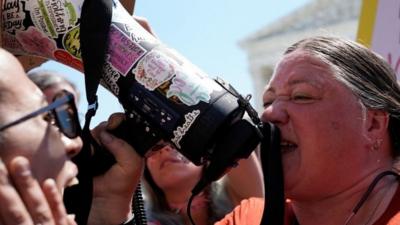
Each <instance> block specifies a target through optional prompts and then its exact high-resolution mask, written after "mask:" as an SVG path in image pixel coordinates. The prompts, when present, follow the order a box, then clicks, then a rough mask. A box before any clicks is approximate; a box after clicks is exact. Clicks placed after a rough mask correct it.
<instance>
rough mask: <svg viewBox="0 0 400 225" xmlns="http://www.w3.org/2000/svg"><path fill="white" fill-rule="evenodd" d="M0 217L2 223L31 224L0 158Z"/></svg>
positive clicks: (13, 224)
mask: <svg viewBox="0 0 400 225" xmlns="http://www.w3.org/2000/svg"><path fill="white" fill-rule="evenodd" d="M0 202H1V207H0V218H1V224H2V225H16V224H32V223H31V222H29V221H31V218H30V216H29V213H28V211H27V209H26V208H25V206H24V204H23V202H22V199H21V198H20V196H19V194H18V193H17V190H16V189H15V188H14V186H13V185H12V183H11V181H10V179H9V178H8V172H7V169H6V167H5V165H4V163H3V162H2V161H1V160H0Z"/></svg>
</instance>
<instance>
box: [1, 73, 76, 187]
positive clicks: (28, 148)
mask: <svg viewBox="0 0 400 225" xmlns="http://www.w3.org/2000/svg"><path fill="white" fill-rule="evenodd" d="M12 68H13V67H12ZM1 72H4V71H1ZM17 72H19V73H18V74H12V75H15V76H13V79H12V82H13V83H18V84H19V86H17V85H9V86H8V88H7V90H3V94H4V97H5V98H4V99H3V100H2V106H3V107H1V108H0V116H1V117H0V118H1V121H2V123H3V124H6V123H9V122H11V121H15V120H16V119H18V118H20V117H22V116H24V115H26V114H28V113H31V112H33V111H35V110H37V109H39V108H41V107H43V106H46V105H47V101H46V98H45V96H44V95H43V93H42V92H41V91H40V90H39V88H38V87H37V86H36V85H34V84H33V83H32V82H31V81H30V80H29V79H28V78H27V77H26V75H25V73H24V72H23V70H22V68H21V70H18V71H17ZM15 73H16V72H15ZM21 74H22V75H21ZM10 77H11V75H10ZM18 78H19V79H18ZM2 137H3V138H4V140H3V145H2V146H1V149H2V154H1V157H2V160H3V161H4V162H5V163H6V164H7V163H9V161H10V160H11V159H12V158H13V157H15V156H19V155H20V156H25V157H27V158H28V159H29V161H30V163H31V168H32V172H33V174H34V175H35V177H36V178H37V179H38V180H39V181H40V182H42V181H43V180H45V179H47V178H54V179H55V181H56V183H57V186H58V187H59V188H60V189H62V188H64V187H65V186H67V185H69V184H71V182H74V181H75V176H76V175H77V172H78V171H77V167H76V166H75V164H73V163H72V161H71V160H70V158H72V157H73V156H74V155H76V154H78V153H79V151H80V148H81V147H82V146H81V145H80V146H76V145H75V146H73V147H72V146H71V145H68V144H67V143H66V142H65V141H67V140H69V141H70V139H68V138H66V137H64V136H63V135H62V134H61V133H60V131H59V130H58V128H57V127H56V126H54V125H52V124H51V123H49V122H48V121H46V120H45V119H44V115H38V116H36V117H33V118H31V119H28V120H26V121H24V122H21V123H19V124H16V125H14V126H12V127H9V128H7V129H6V130H4V131H2ZM77 139H79V141H80V143H81V140H80V138H77Z"/></svg>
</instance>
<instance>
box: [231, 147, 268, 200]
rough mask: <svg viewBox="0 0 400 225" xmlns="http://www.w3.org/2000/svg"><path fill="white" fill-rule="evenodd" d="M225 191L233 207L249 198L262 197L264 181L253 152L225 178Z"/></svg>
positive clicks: (258, 161) (259, 165) (259, 164)
mask: <svg viewBox="0 0 400 225" xmlns="http://www.w3.org/2000/svg"><path fill="white" fill-rule="evenodd" d="M223 179H225V181H224V182H225V185H226V190H227V191H228V194H229V197H230V198H231V200H232V202H233V203H234V205H237V204H239V203H240V201H241V200H243V199H246V198H249V197H261V198H263V197H264V180H263V175H262V168H261V163H260V160H259V159H258V157H257V155H256V154H255V152H253V153H252V154H251V155H250V156H249V158H247V159H241V160H240V161H239V165H238V166H237V167H236V168H233V169H232V170H231V171H230V172H229V173H228V174H227V175H225V177H224V178H223Z"/></svg>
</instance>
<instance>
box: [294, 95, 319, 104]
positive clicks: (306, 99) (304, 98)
mask: <svg viewBox="0 0 400 225" xmlns="http://www.w3.org/2000/svg"><path fill="white" fill-rule="evenodd" d="M291 99H292V100H293V101H294V102H295V103H310V102H312V101H313V100H314V98H313V97H311V96H309V95H303V94H302V95H294V96H293V97H292V98H291Z"/></svg>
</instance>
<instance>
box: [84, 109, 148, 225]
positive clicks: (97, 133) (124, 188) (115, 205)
mask: <svg viewBox="0 0 400 225" xmlns="http://www.w3.org/2000/svg"><path fill="white" fill-rule="evenodd" d="M123 119H124V116H123V114H113V115H112V116H111V117H110V119H109V120H108V122H103V123H101V124H100V125H99V126H97V127H96V128H95V129H94V130H93V131H92V134H93V137H94V138H95V139H96V140H97V141H99V142H100V143H101V144H102V145H103V146H104V147H105V148H106V149H108V150H109V151H110V152H111V153H112V154H113V155H114V157H115V159H116V161H117V163H116V164H114V165H113V166H112V167H111V168H110V169H109V170H108V171H107V172H106V173H105V174H103V175H100V176H97V177H94V179H93V200H92V208H91V211H90V215H89V222H88V224H89V225H97V224H99V225H100V224H101V225H107V224H110V225H117V224H121V223H123V222H125V221H126V220H128V219H129V218H131V217H132V196H133V194H134V192H135V190H136V187H137V185H138V184H139V181H140V178H141V176H142V173H143V170H144V159H143V158H142V157H140V156H139V155H138V154H137V153H136V152H135V150H134V149H133V148H132V147H131V146H130V145H129V144H127V143H126V142H125V141H123V140H122V139H119V138H116V137H115V136H113V135H112V134H110V133H109V132H107V130H112V129H114V128H116V127H117V126H118V125H119V124H120V122H121V121H122V120H123Z"/></svg>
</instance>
